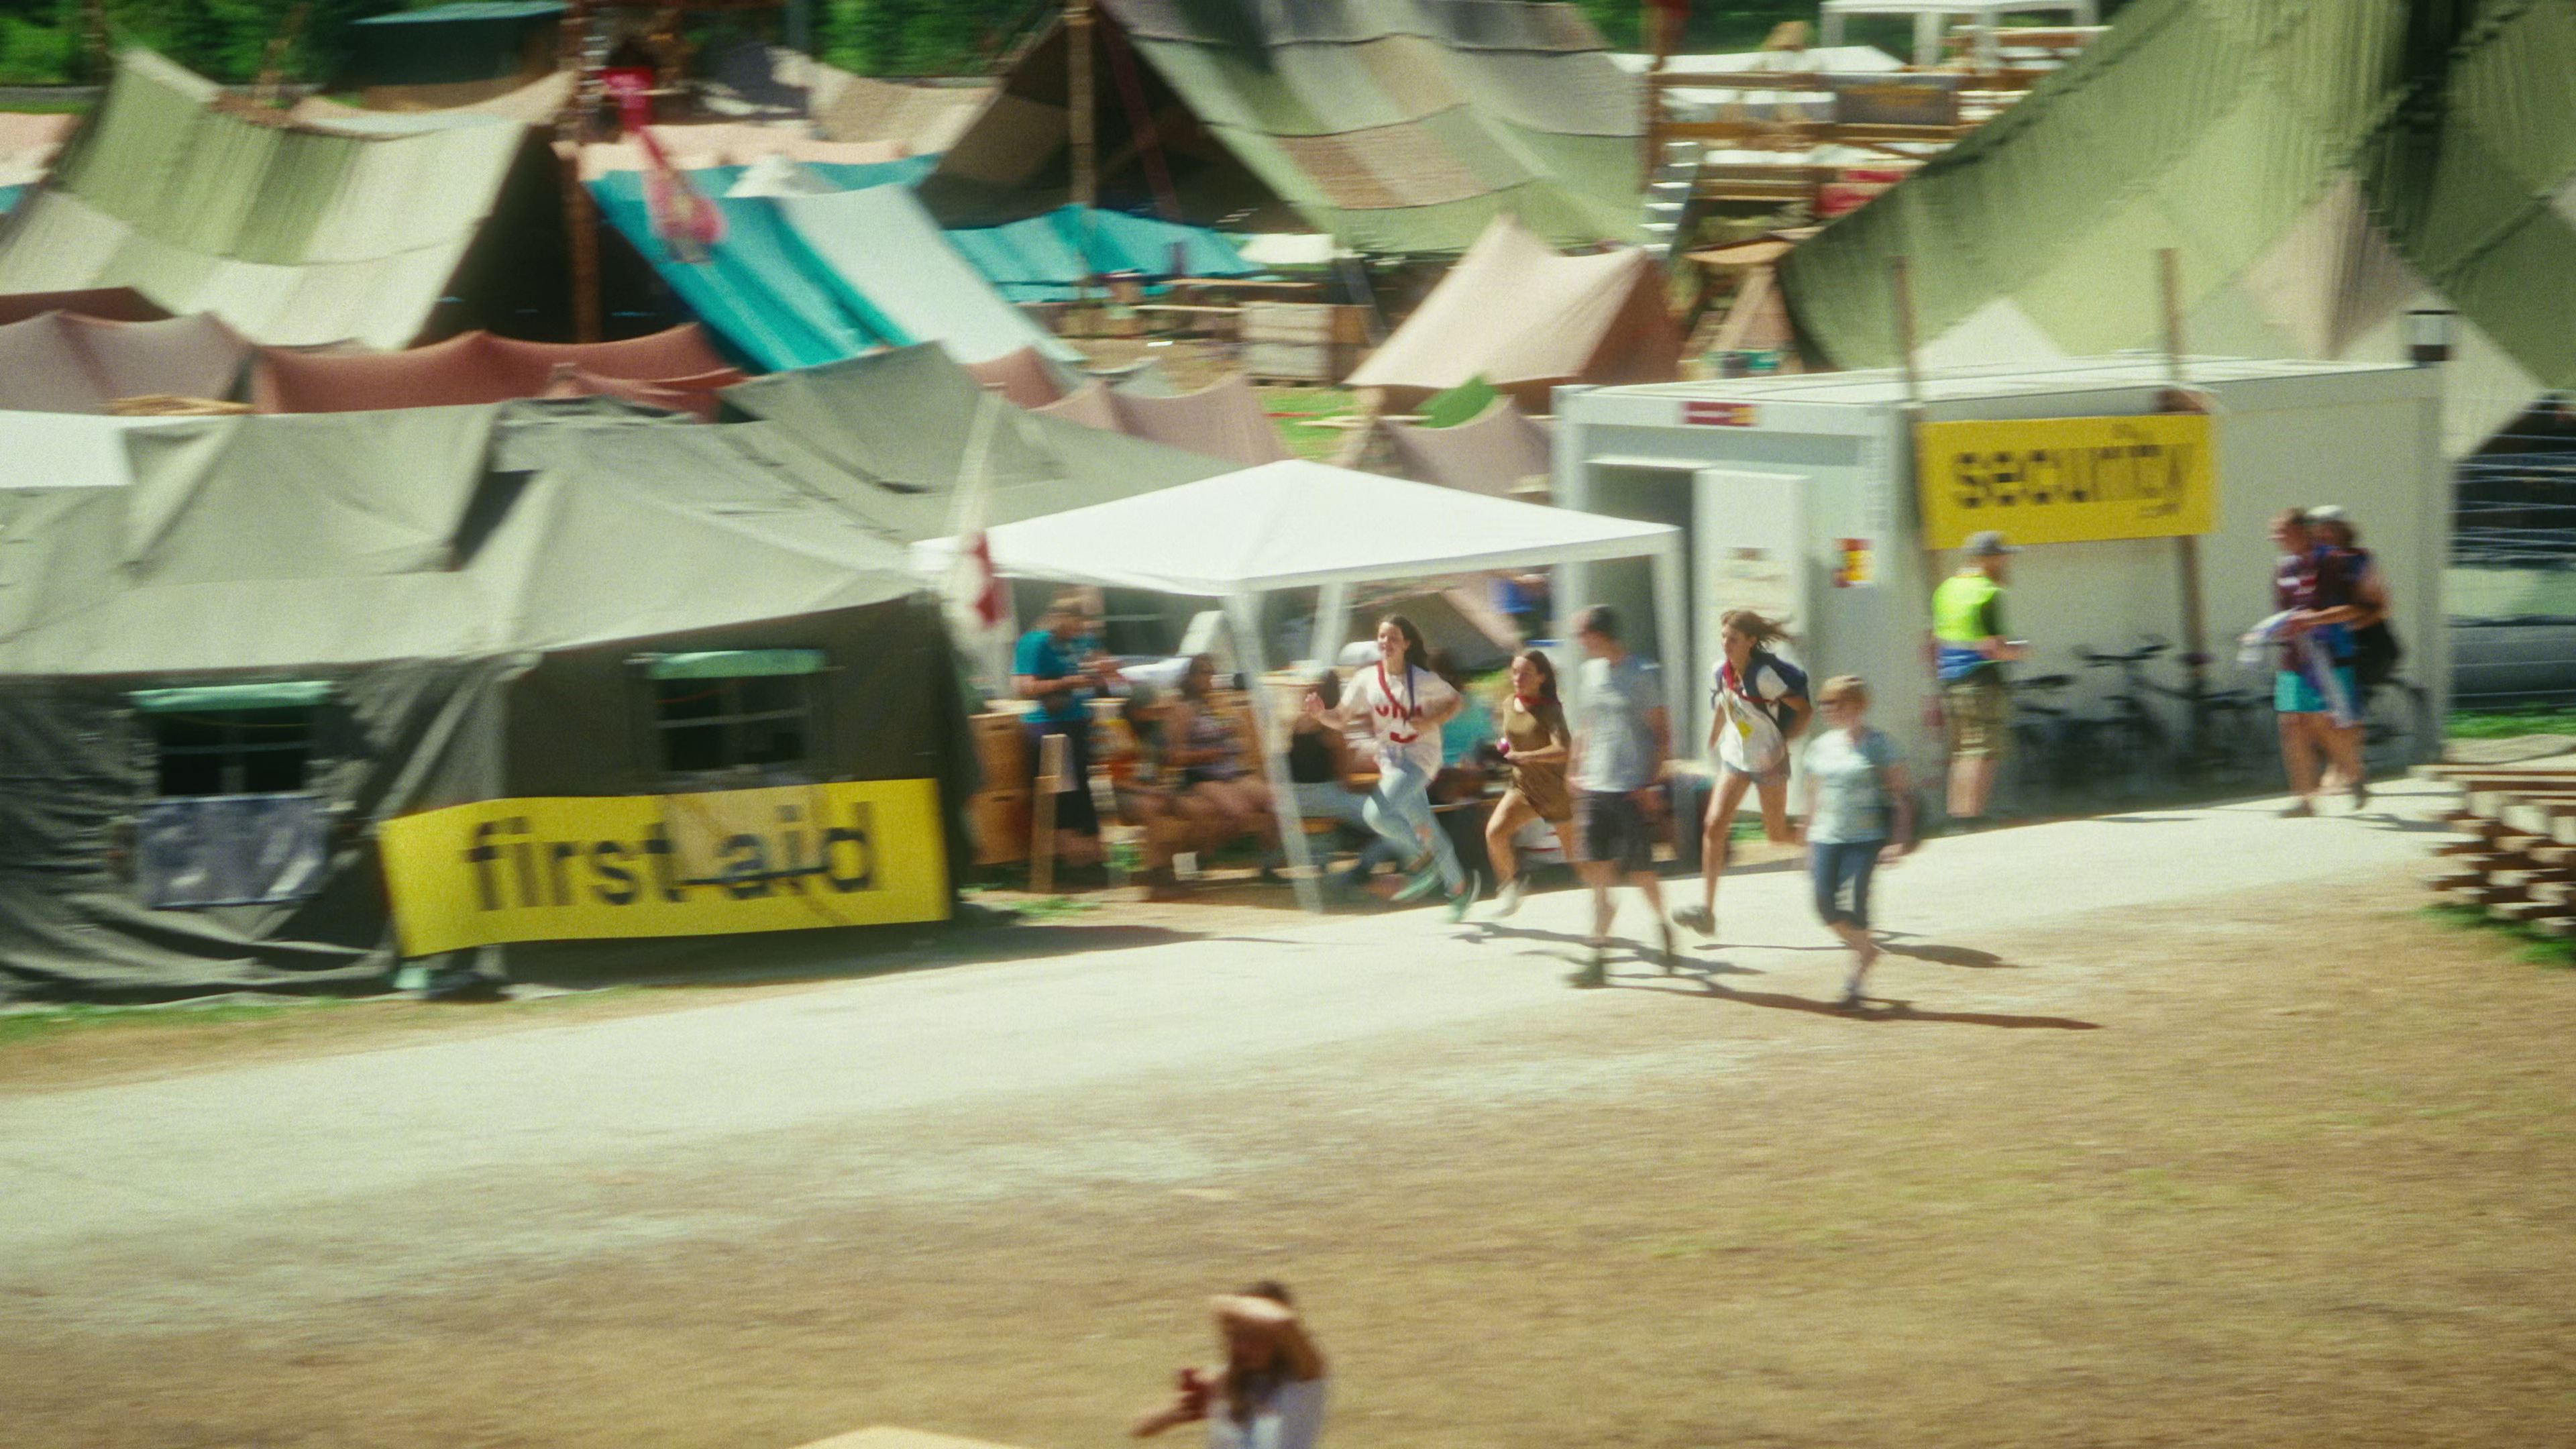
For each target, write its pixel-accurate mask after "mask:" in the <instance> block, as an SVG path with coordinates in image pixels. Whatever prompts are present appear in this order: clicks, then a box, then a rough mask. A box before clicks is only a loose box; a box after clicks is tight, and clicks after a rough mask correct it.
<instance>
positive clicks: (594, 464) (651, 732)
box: [0, 400, 974, 998]
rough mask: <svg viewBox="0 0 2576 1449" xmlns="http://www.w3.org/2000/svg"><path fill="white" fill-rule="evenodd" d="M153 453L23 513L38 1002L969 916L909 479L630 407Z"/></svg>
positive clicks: (18, 575)
mask: <svg viewBox="0 0 2576 1449" xmlns="http://www.w3.org/2000/svg"><path fill="white" fill-rule="evenodd" d="M130 442H131V448H132V452H133V461H134V477H135V481H134V483H133V484H132V485H131V486H128V487H121V488H91V489H60V490H22V491H17V492H8V493H0V759H5V760H7V761H8V762H9V765H8V769H7V772H6V775H5V777H4V778H0V996H6V995H12V994H19V995H54V996H90V997H99V996H106V997H123V998H148V997H167V996H179V995H188V994H196V993H202V992H207V991H217V990H229V989H281V988H298V989H317V988H318V989H343V990H358V989H368V988H371V987H374V986H379V985H381V984H383V983H384V982H385V980H386V979H387V977H388V975H389V973H391V971H392V970H393V969H394V967H395V966H396V965H397V963H398V961H399V960H400V959H402V958H404V957H406V956H408V957H413V958H434V959H440V960H445V961H448V962H451V963H452V962H461V961H466V960H472V961H475V962H477V963H478V964H479V965H481V966H484V967H489V966H490V965H492V964H493V963H494V962H495V961H497V960H501V959H503V958H505V957H506V959H507V960H508V961H509V962H510V963H511V964H512V965H513V967H514V968H515V966H516V963H517V962H519V961H520V960H521V959H523V958H525V959H553V958H554V957H553V956H550V954H549V953H555V955H556V956H559V955H560V954H562V953H571V954H579V953H581V952H584V951H590V952H593V953H598V952H606V953H608V954H609V955H610V956H611V957H612V958H615V957H616V954H617V953H618V952H620V951H624V952H628V953H632V952H633V951H636V950H641V949H647V948H648V946H649V943H650V942H651V941H656V940H658V941H664V942H668V941H670V940H673V939H679V938H685V937H691V936H695V935H699V934H707V933H728V935H729V939H731V937H730V933H732V932H734V931H737V930H739V931H743V932H749V933H754V934H744V935H741V936H740V938H739V941H738V942H736V943H735V945H733V946H729V947H728V951H729V953H730V954H731V955H732V956H733V957H735V958H740V957H741V956H743V955H744V954H746V953H748V954H750V955H752V956H754V957H757V956H758V955H759V954H760V953H761V952H764V951H774V950H784V949H806V950H810V949H812V947H811V945H810V944H808V945H805V946H803V947H801V948H800V947H797V946H796V945H795V944H794V943H793V942H792V941H790V940H789V939H788V936H790V935H792V934H793V933H792V932H790V933H788V934H787V935H773V934H767V933H769V932H775V931H784V930H785V928H786V927H787V926H804V925H812V924H835V925H846V924H853V923H855V922H857V921H860V920H865V919H903V920H921V919H933V918H937V917H940V916H944V915H945V914H946V911H947V908H948V902H949V897H948V891H949V888H950V884H951V883H952V882H953V880H954V878H955V875H954V871H953V869H952V868H951V867H952V865H953V864H954V863H957V862H962V861H964V860H966V859H968V858H969V857H968V856H967V854H966V852H965V842H964V834H963V830H962V826H961V823H960V819H959V809H960V807H961V806H962V803H963V801H964V799H965V796H966V793H967V792H968V791H969V790H970V789H971V788H973V783H974V781H973V769H974V767H973V763H972V749H971V746H970V744H969V743H968V741H967V739H966V735H965V730H964V714H963V706H962V702H961V700H960V698H959V695H958V691H957V686H956V683H955V672H954V669H953V666H952V650H951V647H950V644H949V641H948V636H947V631H946V627H945V625H944V623H943V622H942V620H941V617H940V614H939V610H938V608H937V606H936V604H935V602H933V601H932V600H930V599H929V598H927V597H926V596H925V595H924V594H923V593H922V592H921V583H920V580H919V579H918V578H917V576H916V575H915V574H914V573H913V572H912V571H911V570H910V568H909V567H908V566H907V561H906V558H905V555H904V552H903V549H902V548H901V546H900V545H899V543H898V542H897V541H896V540H895V539H893V538H891V537H889V536H888V532H887V529H886V527H885V526H884V525H883V524H882V523H881V522H880V521H878V520H876V519H873V518H871V517H869V516H867V515H866V514H865V513H864V512H862V511H861V510H859V509H857V508H855V507H853V506H852V505H851V503H850V502H849V499H851V498H855V497H858V496H860V495H861V494H862V493H863V492H864V491H865V490H866V489H868V488H872V487H873V486H874V485H872V484H866V483H863V482H855V481H853V480H851V479H850V478H849V477H848V476H847V475H846V474H841V473H839V472H838V471H837V470H835V469H833V468H832V467H831V466H830V465H829V464H827V463H824V462H821V461H819V460H818V459H817V458H815V456H814V455H813V454H811V453H810V452H808V451H805V450H803V449H801V448H800V447H799V446H798V445H797V444H796V443H795V442H794V441H793V440H792V439H791V438H788V437H786V436H785V435H784V434H782V433H781V432H779V430H777V429H775V428H773V427H771V426H770V425H767V424H758V423H753V424H742V425H737V426H734V427H704V426H698V425H694V424H683V423H678V422H674V421H670V420H667V419H664V418H660V417H648V416H645V415H644V414H642V413H641V412H640V411H639V410H634V409H629V408H626V407H624V406H622V405H617V404H611V403H606V402H602V401H597V400H593V401H588V402H583V403H572V404H550V403H538V404H530V403H513V404H504V405H499V406H486V407H469V408H424V409H412V410H407V411H403V412H396V413H334V414H321V415H314V416H305V417H226V418H214V419H201V420H192V421H189V422H185V423H177V424H173V425H171V426H169V427H166V428H161V429H155V430H152V431H150V432H148V433H138V434H136V435H134V437H133V438H132V439H131V440H130ZM871 812H873V813H872V814H871ZM603 821H605V822H607V823H599V822H603ZM693 821H694V822H697V823H695V824H692V823H691V822H693ZM708 822H712V823H708ZM871 822H873V823H871ZM442 829H443V830H450V831H451V832H453V833H454V839H453V840H451V841H450V842H449V843H450V844H454V843H455V842H456V841H463V842H466V843H465V844H464V845H463V847H462V848H458V849H449V848H447V847H446V846H442V845H438V844H436V842H435V839H434V837H435V835H436V831H437V830H442ZM424 840H430V841H432V843H431V844H429V845H422V844H420V843H419V842H421V841H424ZM693 841H694V842H697V843H696V844H692V843H691V842H693ZM693 851H696V852H701V853H702V855H703V856H704V858H703V859H701V858H700V856H698V855H692V853H691V852H693ZM389 864H390V865H392V866H394V867H398V868H397V869H391V870H389V868H388V867H389ZM441 871H444V872H446V875H444V876H441V875H440V874H439V872H441ZM389 882H390V888H391V889H392V890H393V892H394V899H395V900H396V901H398V902H401V903H402V904H401V906H400V908H399V909H390V910H389V907H388V896H387V892H388V889H389ZM478 893H479V898H478ZM898 898H900V899H901V900H902V901H905V902H908V903H909V904H908V905H907V906H905V907H904V909H902V910H899V911H896V912H895V914H893V915H884V914H882V913H881V914H880V915H878V916H875V917H870V916H867V915H866V914H865V913H864V912H858V913H857V914H853V911H854V909H855V907H854V903H859V904H865V903H869V902H874V901H878V900H880V899H882V900H884V901H888V902H891V901H896V900H897V899H898ZM415 907H417V909H415ZM809 917H810V919H809ZM746 921H748V922H753V923H752V924H742V922H746ZM566 922H573V924H570V925H567V924H564V923H566ZM398 928H399V930H398ZM595 936H603V937H607V938H610V940H611V942H612V944H605V945H603V944H599V943H598V942H594V941H591V940H590V938H591V937H595ZM540 943H554V944H540Z"/></svg>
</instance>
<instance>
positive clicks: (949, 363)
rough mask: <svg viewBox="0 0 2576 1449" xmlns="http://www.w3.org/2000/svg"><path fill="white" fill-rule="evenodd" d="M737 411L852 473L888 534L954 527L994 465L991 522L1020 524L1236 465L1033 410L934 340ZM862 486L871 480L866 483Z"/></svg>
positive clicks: (752, 386)
mask: <svg viewBox="0 0 2576 1449" xmlns="http://www.w3.org/2000/svg"><path fill="white" fill-rule="evenodd" d="M724 400H725V411H726V414H727V415H728V416H730V417H734V418H741V419H758V420H762V421H764V422H766V423H767V424H769V425H770V427H771V428H772V429H773V430H774V432H775V434H776V438H777V441H778V442H780V443H784V444H785V445H787V446H789V447H792V448H793V449H794V450H795V451H797V452H799V453H802V454H804V455H806V456H808V457H810V458H813V459H816V460H819V461H820V462H821V463H822V464H824V465H826V468H825V470H824V471H825V475H826V476H828V475H830V474H835V473H836V474H838V475H839V476H840V477H842V478H844V479H847V480H856V481H855V482H845V483H843V484H841V485H840V491H839V492H838V493H837V494H836V495H835V496H836V497H838V498H839V499H841V500H842V501H844V502H845V503H847V504H848V506H850V507H851V508H853V509H855V510H858V511H859V512H862V513H864V514H865V515H866V516H867V517H868V518H870V519H871V520H873V521H875V522H876V523H877V524H878V526H880V527H882V528H883V529H885V530H886V532H887V533H888V535H889V536H891V537H895V538H899V539H902V540H903V541H905V542H913V541H917V540H920V539H925V538H938V537H941V536H943V535H946V534H948V533H951V532H953V531H954V530H955V528H956V519H955V516H954V515H955V495H956V489H957V486H958V484H959V482H960V481H961V480H963V479H966V478H967V477H969V476H970V474H972V473H973V472H975V471H977V470H989V471H988V473H987V476H988V477H989V478H990V480H991V486H992V493H991V495H990V498H989V501H988V503H987V505H986V512H985V519H986V521H987V522H988V523H1011V522H1016V521H1018V520H1020V519H1023V518H1036V517H1039V516H1040V515H1043V514H1048V513H1061V512H1063V511H1065V510H1066V509H1069V508H1082V507H1087V506H1089V505H1091V504H1094V503H1105V502H1108V501H1109V500H1111V499H1114V498H1126V497H1129V496H1131V495H1134V494H1138V493H1149V492H1152V491H1154V490H1156V489H1159V488H1169V487H1172V486H1173V485H1175V484H1180V483H1189V482H1195V481H1196V480H1198V479H1201V478H1209V477H1214V476H1215V475H1217V474H1219V473H1223V472H1226V471H1228V470H1230V469H1232V468H1233V467H1234V466H1235V465H1234V464H1232V463H1229V462H1226V461H1225V460H1223V459H1220V458H1209V457H1202V456H1200V455H1198V454H1196V453H1185V452H1182V451H1180V450H1179V449H1176V448H1168V447H1164V446H1163V445H1161V444H1158V443H1152V442H1148V441H1146V440H1144V439H1142V438H1133V437H1128V436H1125V435H1123V434H1120V433H1110V432H1102V431H1100V430H1098V429H1096V428H1088V427H1085V426H1083V425H1082V424H1080V423H1078V422H1074V421H1072V420H1071V419H1067V418H1053V417H1045V416H1042V415H1040V414H1037V413H1032V412H1029V411H1027V410H1026V409H1023V408H1020V407H1017V406H1014V405H1013V404H1011V403H1009V402H1007V401H1005V400H1003V399H1002V398H1000V397H998V396H995V395H994V394H992V393H990V392H987V391H985V390H984V389H983V388H982V387H980V386H978V385H977V383H976V381H975V379H974V376H973V375H972V374H970V373H969V372H967V371H966V369H964V368H962V367H960V366H958V365H957V363H956V362H955V361H954V360H953V359H951V358H950V357H949V356H948V355H947V354H946V353H944V352H942V351H941V350H940V349H939V348H937V347H935V346H932V345H930V344H927V343H924V344H921V345H919V346H914V347H902V348H896V349H894V350H892V351H888V352H880V353H875V354H872V355H870V356H867V357H856V358H852V359H850V360H849V361H846V362H835V363H831V364H828V365H826V366H822V367H809V368H804V369H802V370H800V371H796V372H782V373H773V374H771V375H769V376H767V377H759V378H754V379H752V380H751V381H749V382H745V383H739V384H736V385H735V386H733V387H729V388H727V389H725V393H724ZM861 485H864V486H861Z"/></svg>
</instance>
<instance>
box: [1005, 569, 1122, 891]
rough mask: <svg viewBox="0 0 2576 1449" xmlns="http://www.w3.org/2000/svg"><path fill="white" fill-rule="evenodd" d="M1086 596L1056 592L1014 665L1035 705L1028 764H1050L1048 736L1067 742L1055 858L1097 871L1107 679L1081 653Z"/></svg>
mask: <svg viewBox="0 0 2576 1449" xmlns="http://www.w3.org/2000/svg"><path fill="white" fill-rule="evenodd" d="M1082 627H1083V610H1082V597H1081V595H1079V594H1076V593H1072V592H1066V593H1062V594H1058V595H1057V596H1056V598H1055V602H1053V603H1052V604H1049V605H1048V606H1047V611H1046V613H1045V614H1044V615H1043V616H1041V617H1040V618H1039V620H1038V627H1036V628H1034V629H1031V630H1030V631H1029V632H1027V633H1026V634H1023V635H1021V636H1020V643H1019V648H1018V649H1017V650H1016V651H1014V653H1013V655H1012V659H1011V692H1012V693H1013V694H1016V695H1018V696H1019V697H1020V698H1022V699H1029V700H1035V701H1037V708H1036V709H1034V710H1032V711H1031V712H1030V713H1029V716H1028V729H1029V764H1030V767H1031V769H1032V771H1033V772H1034V770H1035V769H1036V768H1037V766H1038V764H1039V762H1041V761H1042V760H1044V759H1045V750H1046V737H1047V736H1049V735H1062V736H1064V741H1065V777H1064V780H1063V782H1062V783H1063V789H1062V790H1061V792H1060V793H1058V795H1057V796H1056V802H1055V837H1056V846H1055V849H1056V858H1057V859H1059V860H1061V861H1063V862H1064V863H1065V864H1067V865H1076V866H1081V865H1095V864H1097V863H1099V860H1100V814H1099V812H1098V811H1097V810H1095V809H1094V808H1093V807H1092V803H1091V705H1090V699H1091V695H1092V691H1093V689H1094V687H1095V686H1096V685H1097V684H1100V683H1103V682H1105V681H1104V680H1102V679H1101V677H1100V673H1101V670H1102V669H1103V668H1104V667H1105V665H1104V663H1103V662H1102V661H1099V660H1096V659H1086V658H1084V657H1082V656H1081V655H1080V654H1078V653H1077V652H1076V642H1077V636H1078V635H1080V634H1081V633H1082Z"/></svg>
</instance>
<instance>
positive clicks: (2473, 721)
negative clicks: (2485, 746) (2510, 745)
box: [2444, 704, 2576, 740]
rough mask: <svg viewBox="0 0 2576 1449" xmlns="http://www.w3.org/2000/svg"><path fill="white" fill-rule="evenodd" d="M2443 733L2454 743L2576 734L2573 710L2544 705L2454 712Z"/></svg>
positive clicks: (2575, 713)
mask: <svg viewBox="0 0 2576 1449" xmlns="http://www.w3.org/2000/svg"><path fill="white" fill-rule="evenodd" d="M2444 733H2446V734H2448V735H2449V736H2450V737H2451V738H2452V739H2455V740H2509V739H2514V738H2516V737H2518V736H2521V735H2576V709H2564V708H2557V707H2553V706H2550V705H2544V704H2526V705H2519V706H2516V707H2515V708H2512V709H2479V710H2468V709H2462V710H2453V711H2452V712H2451V721H2450V728H2449V729H2448V730H2446V731H2445V732H2444Z"/></svg>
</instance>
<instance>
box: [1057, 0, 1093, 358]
mask: <svg viewBox="0 0 2576 1449" xmlns="http://www.w3.org/2000/svg"><path fill="white" fill-rule="evenodd" d="M1091 29H1092V14H1091V0H1064V45H1065V56H1064V64H1065V76H1064V91H1065V100H1064V134H1065V146H1066V148H1067V149H1068V150H1069V151H1070V152H1071V157H1070V161H1071V165H1072V171H1073V175H1072V178H1071V188H1070V193H1069V199H1070V200H1071V201H1072V202H1073V204H1074V205H1075V206H1078V207H1080V208H1082V209H1081V210H1080V211H1078V212H1076V213H1075V214H1074V219H1075V222H1076V224H1077V225H1078V226H1079V227H1080V229H1081V231H1080V234H1081V237H1082V273H1083V276H1082V281H1081V282H1079V283H1077V284H1076V286H1075V289H1074V308H1075V310H1076V311H1077V312H1080V311H1083V310H1086V309H1087V307H1088V305H1089V303H1090V301H1091V209H1092V207H1093V206H1094V205H1095V204H1097V203H1098V201H1099V199H1100V176H1099V167H1100V155H1099V141H1098V138H1097V137H1095V136H1094V135H1093V134H1092V123H1093V121H1094V120H1096V119H1097V117H1096V116H1095V115H1094V114H1093V110H1092V106H1093V102H1092V97H1091Z"/></svg>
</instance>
